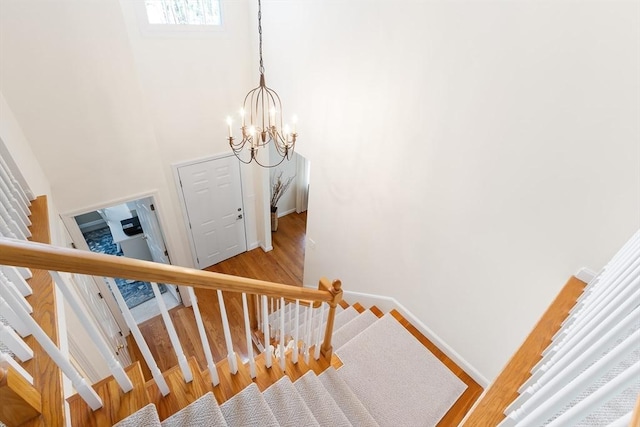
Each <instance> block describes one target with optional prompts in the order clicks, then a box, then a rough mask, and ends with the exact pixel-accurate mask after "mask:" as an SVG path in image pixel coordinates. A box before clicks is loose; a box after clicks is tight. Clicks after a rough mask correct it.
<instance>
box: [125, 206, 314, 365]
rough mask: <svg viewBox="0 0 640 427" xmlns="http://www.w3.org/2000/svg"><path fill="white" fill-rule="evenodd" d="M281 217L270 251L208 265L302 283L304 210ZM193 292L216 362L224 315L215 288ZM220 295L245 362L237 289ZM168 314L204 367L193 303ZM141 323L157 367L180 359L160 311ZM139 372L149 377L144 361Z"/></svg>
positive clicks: (255, 251) (221, 353)
mask: <svg viewBox="0 0 640 427" xmlns="http://www.w3.org/2000/svg"><path fill="white" fill-rule="evenodd" d="M279 223H280V224H279V227H278V231H276V232H274V233H272V238H273V250H272V251H269V252H264V251H263V250H262V249H261V248H257V249H253V250H251V251H249V252H245V253H243V254H240V255H237V256H235V257H233V258H230V259H228V260H226V261H223V262H221V263H218V264H216V265H213V266H211V267H209V268H207V269H206V270H208V271H214V272H218V273H225V274H233V275H235V276H243V277H249V278H252V279H261V280H267V281H271V282H277V283H284V284H287V285H292V286H302V277H303V268H304V241H305V231H306V223H307V214H306V212H304V213H302V214H296V213H292V214H289V215H286V216H284V217H282V218H280V220H279ZM195 293H196V297H197V298H198V305H199V306H200V312H201V313H202V320H203V323H204V325H205V329H206V331H207V337H208V339H209V342H210V344H211V353H212V354H213V359H214V361H215V362H219V361H221V360H223V359H224V358H226V357H227V353H226V351H227V350H226V345H225V341H224V336H223V334H222V320H221V317H220V305H219V304H218V296H217V293H216V292H214V291H207V290H203V289H196V290H195ZM223 298H224V302H225V307H226V311H227V317H228V318H229V326H230V328H231V332H232V336H233V346H234V350H235V351H236V353H237V355H238V356H239V357H240V359H241V360H242V361H243V362H246V361H247V360H248V352H247V343H246V340H245V332H244V318H243V314H242V297H241V294H238V293H235V292H223ZM170 314H171V318H172V320H173V322H174V325H175V327H176V330H177V332H178V336H179V337H180V340H181V342H182V345H183V351H184V354H185V355H186V357H187V358H189V357H191V356H195V358H196V360H197V361H198V363H199V364H200V366H201V367H206V366H207V363H206V360H205V356H204V351H203V350H202V347H201V345H200V338H199V335H198V330H197V328H196V324H195V317H194V314H193V310H192V309H191V307H184V306H182V305H180V306H178V307H176V308H174V309H172V310H170ZM139 326H140V330H141V331H142V334H143V335H144V337H145V338H146V340H147V343H148V344H149V348H150V350H151V353H152V354H153V356H154V357H155V358H156V362H157V364H158V367H159V368H160V370H161V371H163V372H164V371H165V370H167V369H169V368H171V367H172V366H174V365H175V364H176V363H177V360H178V359H177V356H176V355H175V352H174V351H173V349H172V347H171V342H170V340H169V335H168V333H167V331H166V328H165V326H164V323H163V322H162V319H161V318H160V317H159V316H158V317H155V318H153V319H150V320H148V321H146V322H144V323H141V324H140V325H139ZM129 345H130V347H131V352H132V353H133V354H132V357H133V358H134V360H141V359H140V357H139V355H140V353H139V350H138V349H137V348H136V346H135V345H132V340H129ZM143 372H144V373H145V378H150V372H149V370H148V369H147V368H146V366H144V364H143Z"/></svg>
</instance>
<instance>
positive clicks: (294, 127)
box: [291, 115, 298, 133]
mask: <svg viewBox="0 0 640 427" xmlns="http://www.w3.org/2000/svg"><path fill="white" fill-rule="evenodd" d="M291 123H292V126H293V133H296V123H298V116H296V115H294V116H293V117H291Z"/></svg>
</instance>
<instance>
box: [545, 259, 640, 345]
mask: <svg viewBox="0 0 640 427" xmlns="http://www.w3.org/2000/svg"><path fill="white" fill-rule="evenodd" d="M639 275H640V258H639V259H638V260H636V262H634V263H633V264H630V265H629V266H628V267H627V268H626V269H625V270H624V272H623V274H621V275H619V276H618V277H616V279H615V281H613V282H612V283H611V284H610V285H607V287H606V288H607V290H606V292H604V293H603V294H602V296H601V297H600V298H599V299H598V300H596V301H593V302H592V303H591V304H590V305H589V306H588V307H586V308H585V310H584V311H583V312H582V313H581V315H580V316H579V317H576V320H575V322H574V323H573V324H572V325H571V326H570V327H569V328H568V329H566V330H565V332H564V336H561V337H559V338H558V339H556V341H557V344H554V346H553V348H552V350H550V351H549V352H546V353H545V356H546V355H551V354H553V353H554V352H557V351H561V350H562V347H563V346H565V345H566V344H568V342H569V340H568V339H567V337H568V336H569V335H577V334H578V333H580V332H581V331H583V332H584V330H585V329H586V330H588V329H590V328H591V327H592V325H593V324H594V320H593V319H594V318H596V317H598V316H602V314H603V312H604V311H606V310H607V309H608V310H609V311H610V310H611V309H612V307H614V306H615V305H614V304H615V303H612V301H619V300H620V295H621V294H622V293H625V292H631V291H632V290H633V289H630V288H632V287H633V286H634V284H633V283H634V279H637V278H638V277H639ZM607 307H608V308H607Z"/></svg>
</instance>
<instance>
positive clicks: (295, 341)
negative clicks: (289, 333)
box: [291, 300, 300, 365]
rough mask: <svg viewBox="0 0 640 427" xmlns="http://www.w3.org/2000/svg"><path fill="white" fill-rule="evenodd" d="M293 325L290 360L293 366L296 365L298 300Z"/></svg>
mask: <svg viewBox="0 0 640 427" xmlns="http://www.w3.org/2000/svg"><path fill="white" fill-rule="evenodd" d="M294 322H295V323H294V324H293V328H294V329H293V343H294V345H293V352H292V353H291V359H292V361H293V364H294V365H295V364H296V363H298V352H299V350H298V339H299V336H298V330H299V329H300V326H299V325H300V300H296V315H295V320H294Z"/></svg>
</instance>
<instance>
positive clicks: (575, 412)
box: [547, 362, 640, 427]
mask: <svg viewBox="0 0 640 427" xmlns="http://www.w3.org/2000/svg"><path fill="white" fill-rule="evenodd" d="M638 378H640V362H636V363H634V364H633V365H632V366H631V367H629V368H627V369H625V370H624V372H622V373H621V374H620V375H618V376H617V377H615V378H614V379H612V380H611V381H609V382H608V383H607V384H605V385H604V386H602V387H600V388H599V389H598V390H596V391H594V392H593V393H592V394H590V395H589V396H588V397H586V398H585V399H583V400H581V401H580V402H579V403H577V404H576V405H575V406H573V407H571V408H569V409H568V410H567V411H566V412H565V413H564V414H562V415H560V416H559V417H558V418H556V419H555V420H553V421H551V422H550V423H549V424H548V425H547V427H564V426H571V425H576V424H577V422H578V421H580V420H581V419H583V418H584V417H586V416H587V415H589V413H591V412H592V411H594V410H595V409H597V408H599V407H600V406H602V405H603V404H604V403H605V402H607V401H609V400H610V399H611V398H612V397H614V396H616V395H617V394H618V393H620V392H622V391H623V390H625V389H626V388H628V387H630V386H631V385H633V384H635V383H637V382H638Z"/></svg>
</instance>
